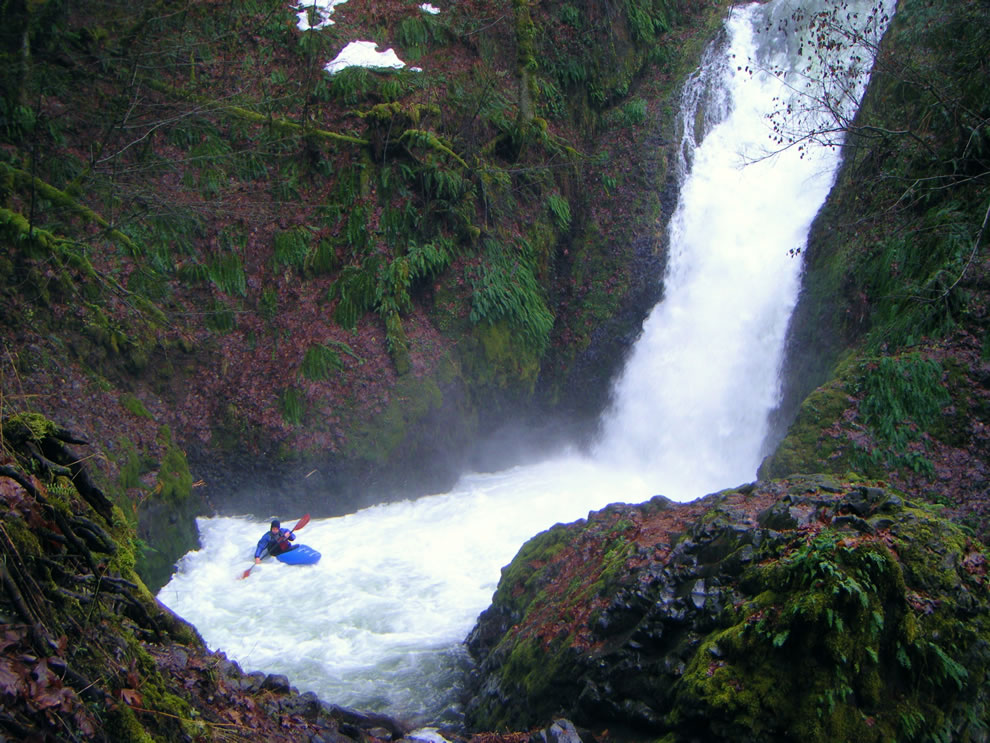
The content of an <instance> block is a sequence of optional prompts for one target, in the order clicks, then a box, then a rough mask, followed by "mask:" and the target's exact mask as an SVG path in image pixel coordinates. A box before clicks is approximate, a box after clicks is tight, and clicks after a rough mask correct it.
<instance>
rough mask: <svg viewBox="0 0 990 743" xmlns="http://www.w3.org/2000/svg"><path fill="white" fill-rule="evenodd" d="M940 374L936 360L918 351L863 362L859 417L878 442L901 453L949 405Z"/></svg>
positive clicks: (940, 368) (940, 369) (939, 367)
mask: <svg viewBox="0 0 990 743" xmlns="http://www.w3.org/2000/svg"><path fill="white" fill-rule="evenodd" d="M942 374H943V372H942V367H941V365H940V364H939V363H938V362H937V361H935V360H933V359H925V358H922V357H921V355H920V354H917V353H914V354H908V355H906V356H902V357H892V356H884V357H881V358H880V359H878V360H877V362H876V364H875V365H872V364H871V365H869V366H866V365H864V369H863V376H862V378H861V382H860V388H859V393H860V394H862V396H863V400H862V402H861V403H860V406H859V413H860V417H861V418H862V420H863V422H864V423H865V424H866V425H867V426H869V427H870V429H871V430H872V431H873V432H874V435H875V436H876V437H877V439H878V440H879V441H881V442H883V443H885V444H887V445H888V446H890V447H891V448H892V449H893V450H894V451H898V452H903V451H904V450H905V449H906V447H907V445H908V443H909V442H910V441H912V440H914V439H916V438H917V437H918V435H919V433H920V431H924V430H926V429H928V428H930V426H931V425H932V423H933V422H934V421H935V420H936V418H937V417H938V416H939V414H940V413H941V412H942V408H944V407H945V406H946V405H948V404H949V402H950V397H949V394H948V392H947V391H946V389H945V386H944V384H943V382H942Z"/></svg>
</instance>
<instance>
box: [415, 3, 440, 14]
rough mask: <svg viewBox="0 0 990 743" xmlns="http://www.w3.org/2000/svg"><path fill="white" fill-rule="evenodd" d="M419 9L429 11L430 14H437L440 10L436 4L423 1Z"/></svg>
mask: <svg viewBox="0 0 990 743" xmlns="http://www.w3.org/2000/svg"><path fill="white" fill-rule="evenodd" d="M419 9H420V10H422V11H423V12H425V13H429V14H430V15H436V14H437V13H439V12H440V8H438V7H437V6H436V5H433V4H432V3H423V4H422V5H420V6H419Z"/></svg>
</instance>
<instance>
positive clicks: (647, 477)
mask: <svg viewBox="0 0 990 743" xmlns="http://www.w3.org/2000/svg"><path fill="white" fill-rule="evenodd" d="M891 1H892V0H891ZM804 4H805V5H811V6H812V7H814V8H817V7H819V6H820V5H824V3H821V2H820V3H818V4H815V3H811V2H805V3H804ZM857 4H858V5H862V9H860V11H859V12H862V13H863V15H864V17H865V16H866V15H868V9H869V7H870V6H869V5H868V4H866V3H862V2H860V1H859V0H850V2H848V3H846V6H850V7H851V10H849V11H848V12H851V13H853V12H857V9H856V7H855V6H857ZM798 7H799V6H798V5H797V3H796V2H787V0H773V2H771V3H767V4H763V3H757V4H753V5H749V6H741V7H736V8H734V9H733V11H732V13H731V14H730V17H729V19H728V20H727V22H726V26H725V31H724V34H723V35H722V36H721V38H720V39H718V40H716V42H714V43H713V44H712V46H711V48H710V49H709V50H708V52H707V54H706V55H705V58H704V63H703V65H702V67H701V69H700V70H699V71H698V73H697V74H695V75H694V76H693V77H692V79H691V80H690V81H689V84H688V85H687V86H686V88H685V93H684V105H683V109H682V111H681V129H682V131H683V141H682V145H681V147H680V150H679V153H680V154H679V157H680V165H679V167H680V170H681V174H682V177H683V182H682V187H681V193H680V200H679V203H678V206H677V208H676V212H675V213H674V215H673V216H672V219H671V226H670V255H669V259H668V266H667V269H666V274H665V276H664V277H662V279H663V282H664V296H663V299H662V301H661V302H660V303H659V304H658V305H657V307H656V308H654V310H653V312H652V313H651V314H650V316H649V318H648V319H647V321H646V322H645V324H644V327H643V332H642V335H641V337H640V338H639V339H638V341H637V343H636V344H635V347H634V349H633V351H632V353H631V355H630V358H629V359H628V361H627V364H626V367H625V369H624V371H623V373H622V375H621V376H620V378H619V379H618V381H617V383H616V385H615V389H614V392H613V395H612V398H611V404H610V406H609V409H608V411H607V412H606V414H605V415H604V416H603V419H602V426H601V436H600V439H599V441H598V442H597V444H596V445H595V446H594V448H593V450H592V452H591V453H590V455H579V454H571V455H567V456H562V457H560V458H558V459H554V460H550V461H546V462H542V463H540V464H537V465H531V466H525V467H517V468H515V469H511V470H506V471H503V472H496V473H488V474H472V475H468V476H465V477H464V478H462V480H461V481H460V482H459V483H458V484H457V486H456V487H455V488H454V489H453V490H452V491H451V492H449V493H445V494H439V495H434V496H429V497H426V498H420V499H417V500H415V501H406V502H401V503H393V504H385V505H380V506H375V507H372V508H369V509H365V510H363V511H360V512H358V513H356V514H352V515H349V516H345V517H341V518H334V519H322V520H314V521H312V522H311V523H310V524H309V525H307V526H306V527H305V528H304V529H303V530H301V531H300V532H299V533H298V538H299V541H300V542H303V543H306V544H308V545H310V546H312V547H315V548H316V549H318V550H320V551H321V552H322V553H323V559H322V561H321V562H320V563H319V564H318V565H316V566H311V567H291V566H286V565H282V564H280V563H277V562H274V561H267V562H265V563H263V564H262V565H261V566H260V567H258V568H255V569H254V570H253V571H252V573H251V576H250V578H249V579H247V580H243V581H238V580H236V577H237V576H238V575H240V573H241V572H242V571H243V570H244V569H245V568H246V567H248V566H249V565H250V564H251V558H252V555H253V550H254V544H255V542H256V541H257V539H258V538H260V536H261V535H262V534H263V533H264V532H265V531H266V529H267V522H266V521H261V522H259V521H257V520H254V519H249V518H203V519H199V521H198V526H199V530H200V540H201V545H202V546H201V549H199V550H197V551H195V552H190V553H189V554H187V555H186V556H185V557H183V558H182V560H181V561H180V562H179V564H178V566H177V570H176V573H175V575H174V576H173V578H172V580H171V581H170V582H169V584H168V585H166V586H165V587H164V588H163V589H162V590H161V591H160V593H159V598H160V599H161V601H162V602H163V603H165V604H166V605H167V606H169V607H171V608H172V609H173V610H174V611H176V612H177V613H178V614H180V615H181V616H183V617H184V618H186V619H187V620H189V621H190V622H192V623H193V624H194V625H195V626H196V627H197V629H198V630H199V631H200V633H201V634H202V635H203V637H204V639H205V640H206V642H207V644H208V645H209V646H210V647H211V648H214V649H221V650H223V651H225V652H226V653H227V654H228V656H229V657H231V658H233V659H234V660H236V661H238V662H239V663H240V664H241V665H242V666H243V667H244V668H245V669H246V670H253V669H264V670H265V671H266V672H268V673H284V674H286V675H287V676H288V677H289V679H290V681H291V683H292V684H293V685H294V686H296V687H297V688H299V689H300V690H302V691H310V690H311V691H315V692H317V693H318V694H319V695H320V696H321V697H322V698H323V699H326V700H328V701H331V702H334V703H337V704H343V705H348V706H352V707H357V708H360V709H369V710H379V711H384V712H387V713H389V714H392V715H395V716H398V717H402V718H404V719H406V720H409V721H413V722H415V721H417V720H419V721H423V722H447V723H456V722H457V721H458V719H459V714H460V710H459V706H458V692H459V687H460V680H461V679H462V678H463V675H464V671H465V668H466V667H467V665H468V659H467V658H466V655H465V652H464V650H463V647H462V645H461V641H462V640H463V638H464V637H465V636H466V635H467V633H468V632H469V631H470V629H471V627H472V626H473V624H474V621H475V619H476V618H477V616H478V614H479V613H480V612H481V611H482V610H484V609H485V608H486V607H487V605H488V603H489V602H490V600H491V595H492V593H493V591H494V589H495V586H496V584H497V581H498V578H499V570H500V568H501V567H502V566H504V565H506V564H507V563H508V562H509V561H510V560H511V559H512V557H513V556H514V554H515V553H516V551H517V550H518V549H519V547H520V545H521V544H522V543H523V542H524V541H525V540H526V539H527V538H529V537H530V536H532V535H534V534H536V533H537V532H539V531H541V530H543V529H546V528H548V527H550V526H552V525H553V524H554V523H557V522H566V521H573V520H575V519H578V518H582V517H584V516H585V515H586V514H587V513H588V511H589V510H594V509H598V508H601V507H603V506H605V505H607V504H608V503H610V502H614V501H626V502H640V501H643V500H646V499H647V498H649V497H650V496H652V495H654V494H656V493H662V494H665V495H667V496H669V497H672V498H675V499H678V500H688V499H692V498H695V497H699V496H702V495H704V494H706V493H709V492H712V491H715V490H718V489H721V488H724V487H730V486H733V485H737V484H740V483H742V482H745V481H748V480H751V479H752V478H753V477H754V476H755V472H756V468H757V466H758V465H759V457H760V451H761V445H762V443H763V439H764V437H765V436H766V433H767V416H768V413H769V412H770V410H772V409H773V407H774V406H775V405H776V403H777V399H778V396H779V381H778V379H777V376H778V370H779V368H780V365H781V356H782V353H783V350H782V349H783V339H784V333H785V330H786V325H787V322H788V317H789V315H790V312H791V309H792V307H793V305H794V303H795V301H796V296H797V292H798V287H799V282H800V272H801V265H800V262H799V259H796V258H792V257H791V256H790V255H789V252H790V251H792V250H795V249H800V248H802V247H803V245H804V240H805V236H806V234H807V231H808V227H809V225H810V223H811V220H812V219H813V218H814V215H815V213H816V212H817V210H818V209H819V207H820V205H821V203H822V201H823V200H824V198H825V196H826V195H827V193H828V190H829V188H830V187H831V184H832V180H833V177H834V172H835V170H836V167H837V164H838V154H837V152H836V151H835V150H834V149H830V148H828V147H821V146H816V145H815V143H814V142H807V143H804V145H803V146H801V147H800V148H799V147H798V146H793V147H785V148H784V151H782V152H780V153H779V154H777V155H775V156H774V157H767V155H768V149H767V148H768V147H772V146H774V145H773V141H772V139H771V138H772V137H773V136H781V132H784V131H785V129H784V128H783V127H786V126H787V125H788V122H789V121H790V120H789V119H780V118H776V119H774V118H773V117H771V118H768V113H770V112H772V111H773V110H775V107H779V106H781V105H783V106H785V107H786V106H787V105H788V104H789V103H790V105H791V107H792V108H794V107H797V108H798V109H800V108H802V106H801V105H800V104H799V103H798V102H795V101H797V100H799V99H800V96H801V95H805V96H806V95H807V94H808V92H809V90H810V89H809V88H808V87H806V86H807V85H808V84H809V83H811V82H813V80H814V76H813V75H811V76H810V77H809V76H808V74H807V73H808V69H807V65H808V64H809V55H808V54H807V49H806V48H805V46H804V45H803V44H802V43H801V40H800V39H795V38H794V35H793V34H789V33H785V31H786V28H785V27H786V26H787V25H788V23H789V19H793V18H794V17H795V14H796V13H797V14H798V15H800V14H799V12H798ZM882 30H883V29H882V24H877V29H876V33H878V34H879V33H880V32H882ZM860 53H862V52H860ZM810 62H811V63H813V62H814V60H810ZM787 70H790V72H786V71H787ZM812 72H813V71H812ZM772 73H776V74H772ZM842 82H843V84H844V87H842V88H841V90H840V92H839V93H838V94H837V96H838V97H839V98H841V99H842V100H843V102H842V103H841V105H839V106H836V107H833V109H834V110H835V111H837V112H839V113H843V112H845V113H843V115H848V113H850V112H851V110H852V109H851V105H852V104H854V103H855V101H857V100H858V98H859V96H860V95H861V93H862V87H863V85H864V84H865V75H864V74H863V73H862V70H858V71H857V70H856V69H853V71H852V74H851V76H850V78H849V79H848V80H843V81H842ZM850 86H851V87H850ZM795 95H797V96H798V99H795V98H794V96H795ZM830 100H831V99H830ZM842 106H845V107H846V108H842ZM774 123H776V124H777V128H776V129H774V128H773V124H774ZM802 125H804V126H807V125H808V124H807V120H806V121H804V122H803V123H802ZM784 136H785V141H784V143H783V144H787V142H786V133H785V135H784ZM658 280H660V277H658ZM273 508H277V504H276V503H273ZM278 515H280V516H281V517H282V518H283V521H284V522H285V523H289V522H291V521H292V520H293V519H295V518H298V517H299V516H300V515H301V514H278Z"/></svg>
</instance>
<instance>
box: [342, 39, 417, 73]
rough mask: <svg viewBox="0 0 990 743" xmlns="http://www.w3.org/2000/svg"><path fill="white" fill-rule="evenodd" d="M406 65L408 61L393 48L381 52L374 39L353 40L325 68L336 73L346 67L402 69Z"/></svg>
mask: <svg viewBox="0 0 990 743" xmlns="http://www.w3.org/2000/svg"><path fill="white" fill-rule="evenodd" d="M405 66H406V63H405V62H403V61H402V60H401V59H399V55H397V54H396V53H395V50H393V49H386V50H385V51H384V52H379V51H378V44H376V43H375V42H373V41H352V42H351V43H350V44H348V45H347V46H345V47H344V48H343V49H341V50H340V54H338V55H337V56H336V57H335V58H334V59H333V60H332V61H330V62H327V65H326V67H325V69H326V71H327V72H329V73H330V74H331V75H334V74H336V73H338V72H340V71H341V70H343V69H344V68H346V67H373V68H381V67H386V68H391V69H400V68H402V67H405Z"/></svg>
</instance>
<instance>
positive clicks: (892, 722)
mask: <svg viewBox="0 0 990 743" xmlns="http://www.w3.org/2000/svg"><path fill="white" fill-rule="evenodd" d="M908 513H910V514H912V515H913V516H914V518H903V519H899V520H898V522H897V525H898V526H897V530H896V533H897V536H898V540H897V544H898V547H897V549H898V553H897V555H896V556H895V555H894V554H893V553H892V552H891V551H890V550H889V549H888V548H887V547H886V546H884V545H883V544H882V543H878V542H872V541H868V542H862V543H855V542H849V541H846V540H845V538H844V537H843V535H842V534H841V533H839V532H833V531H832V530H826V531H825V532H822V533H821V534H819V535H818V536H817V537H815V538H814V539H812V540H811V541H810V542H806V543H803V544H800V545H798V546H797V547H796V549H792V548H788V549H785V550H784V551H782V552H780V553H779V555H778V556H777V557H775V558H774V559H770V560H764V561H763V562H761V563H760V564H759V565H758V566H757V567H754V568H753V569H752V570H751V571H750V573H749V575H748V576H746V578H745V582H747V583H749V584H750V585H751V586H753V595H752V598H750V599H749V600H748V601H747V602H746V603H745V604H743V605H742V606H740V607H739V608H738V609H736V610H735V611H734V614H733V619H732V621H731V624H730V625H729V626H728V627H726V628H724V629H721V630H719V631H717V632H715V633H712V634H711V635H709V636H708V638H706V640H705V641H704V643H703V644H702V646H701V648H700V650H699V652H697V653H695V654H694V655H693V656H692V660H691V662H690V663H689V665H688V668H687V671H686V673H685V674H684V676H683V678H682V680H681V681H680V682H679V683H678V688H677V696H678V702H677V705H676V707H675V711H674V712H673V713H672V715H671V717H670V719H669V722H670V724H672V725H678V724H689V723H690V721H691V720H694V721H695V722H697V721H698V719H697V717H696V715H697V714H698V710H703V711H704V712H703V714H704V716H705V718H706V721H705V723H704V724H705V725H706V726H709V729H711V730H720V729H721V730H723V732H724V733H725V734H726V737H731V738H733V739H738V738H740V737H747V736H750V737H752V736H755V737H756V738H772V737H775V736H779V735H781V734H783V733H784V731H788V735H790V736H794V737H795V738H796V739H800V740H807V741H822V742H823V743H824V742H825V741H834V740H857V741H877V742H878V743H879V742H880V741H891V740H898V741H909V740H919V741H920V740H928V739H930V738H929V737H928V736H930V735H944V734H945V733H946V731H948V730H949V729H950V728H952V726H954V725H962V728H965V727H966V725H965V724H964V723H960V721H959V720H958V719H955V720H954V721H953V716H952V715H951V714H950V713H949V712H948V709H947V707H948V706H950V705H951V704H953V703H955V702H956V701H957V700H958V699H959V697H958V695H959V694H960V693H965V695H966V696H967V697H968V698H967V700H966V701H965V702H963V704H967V705H975V707H971V708H970V709H971V710H973V712H972V713H971V714H975V715H976V716H977V718H980V717H981V716H982V715H981V713H980V712H979V710H982V709H983V707H984V705H985V704H986V700H985V699H983V695H982V694H980V693H978V689H979V686H980V685H981V684H982V681H977V680H976V678H980V679H983V678H985V677H986V674H987V670H988V662H990V658H988V653H987V650H986V647H984V648H983V649H981V650H979V651H977V652H975V653H974V652H972V648H973V647H974V646H973V644H972V643H974V642H976V643H977V645H979V644H980V642H981V641H980V640H979V639H978V638H980V637H983V638H986V637H990V635H988V634H987V633H988V632H990V625H988V623H987V618H986V614H985V612H984V613H981V614H980V615H979V617H980V618H979V619H978V620H975V621H971V620H970V619H969V618H968V617H967V614H968V612H966V611H960V607H956V606H952V605H951V603H949V601H950V598H949V597H951V596H953V595H954V594H955V593H956V591H957V590H958V588H956V587H958V586H959V582H960V579H961V578H962V580H963V582H964V583H965V582H967V581H966V578H965V576H964V575H961V572H962V571H959V570H958V565H955V566H951V565H946V564H945V563H944V562H942V561H939V560H932V559H931V556H930V550H932V549H937V550H939V551H944V552H945V553H946V554H956V555H961V554H964V553H965V549H966V545H965V544H964V538H963V537H962V534H961V532H959V530H958V529H956V528H955V527H953V526H951V525H950V524H948V523H947V522H945V521H941V520H939V519H937V518H935V517H933V516H932V515H931V514H928V513H927V512H925V511H924V510H922V509H911V510H909V511H908ZM909 585H910V588H908V586H909ZM760 587H762V589H763V590H760ZM915 591H920V592H925V593H924V594H922V595H928V592H931V595H939V596H941V597H942V598H941V600H940V601H939V602H937V605H933V606H932V607H931V608H930V609H929V610H926V611H923V612H920V613H919V612H918V611H917V607H914V606H912V605H911V603H910V601H911V600H913V599H911V597H912V596H917V595H918V594H917V593H914V592H915ZM983 643H984V646H985V640H984V641H983ZM967 648H969V650H966V649H967ZM964 658H965V660H966V661H967V665H965V666H964V663H963V659H964ZM796 659H797V662H795V660H796ZM974 674H975V675H976V678H974V677H973V675H974ZM974 684H975V685H974ZM794 689H801V693H800V694H794V693H793V690H794ZM964 690H965V692H964ZM914 711H920V713H921V717H920V718H917V719H915V718H913V717H912V716H911V715H912V714H913V712H914ZM907 720H910V721H911V722H910V724H907V723H906V721H907ZM957 729H958V728H957ZM730 733H731V734H730Z"/></svg>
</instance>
